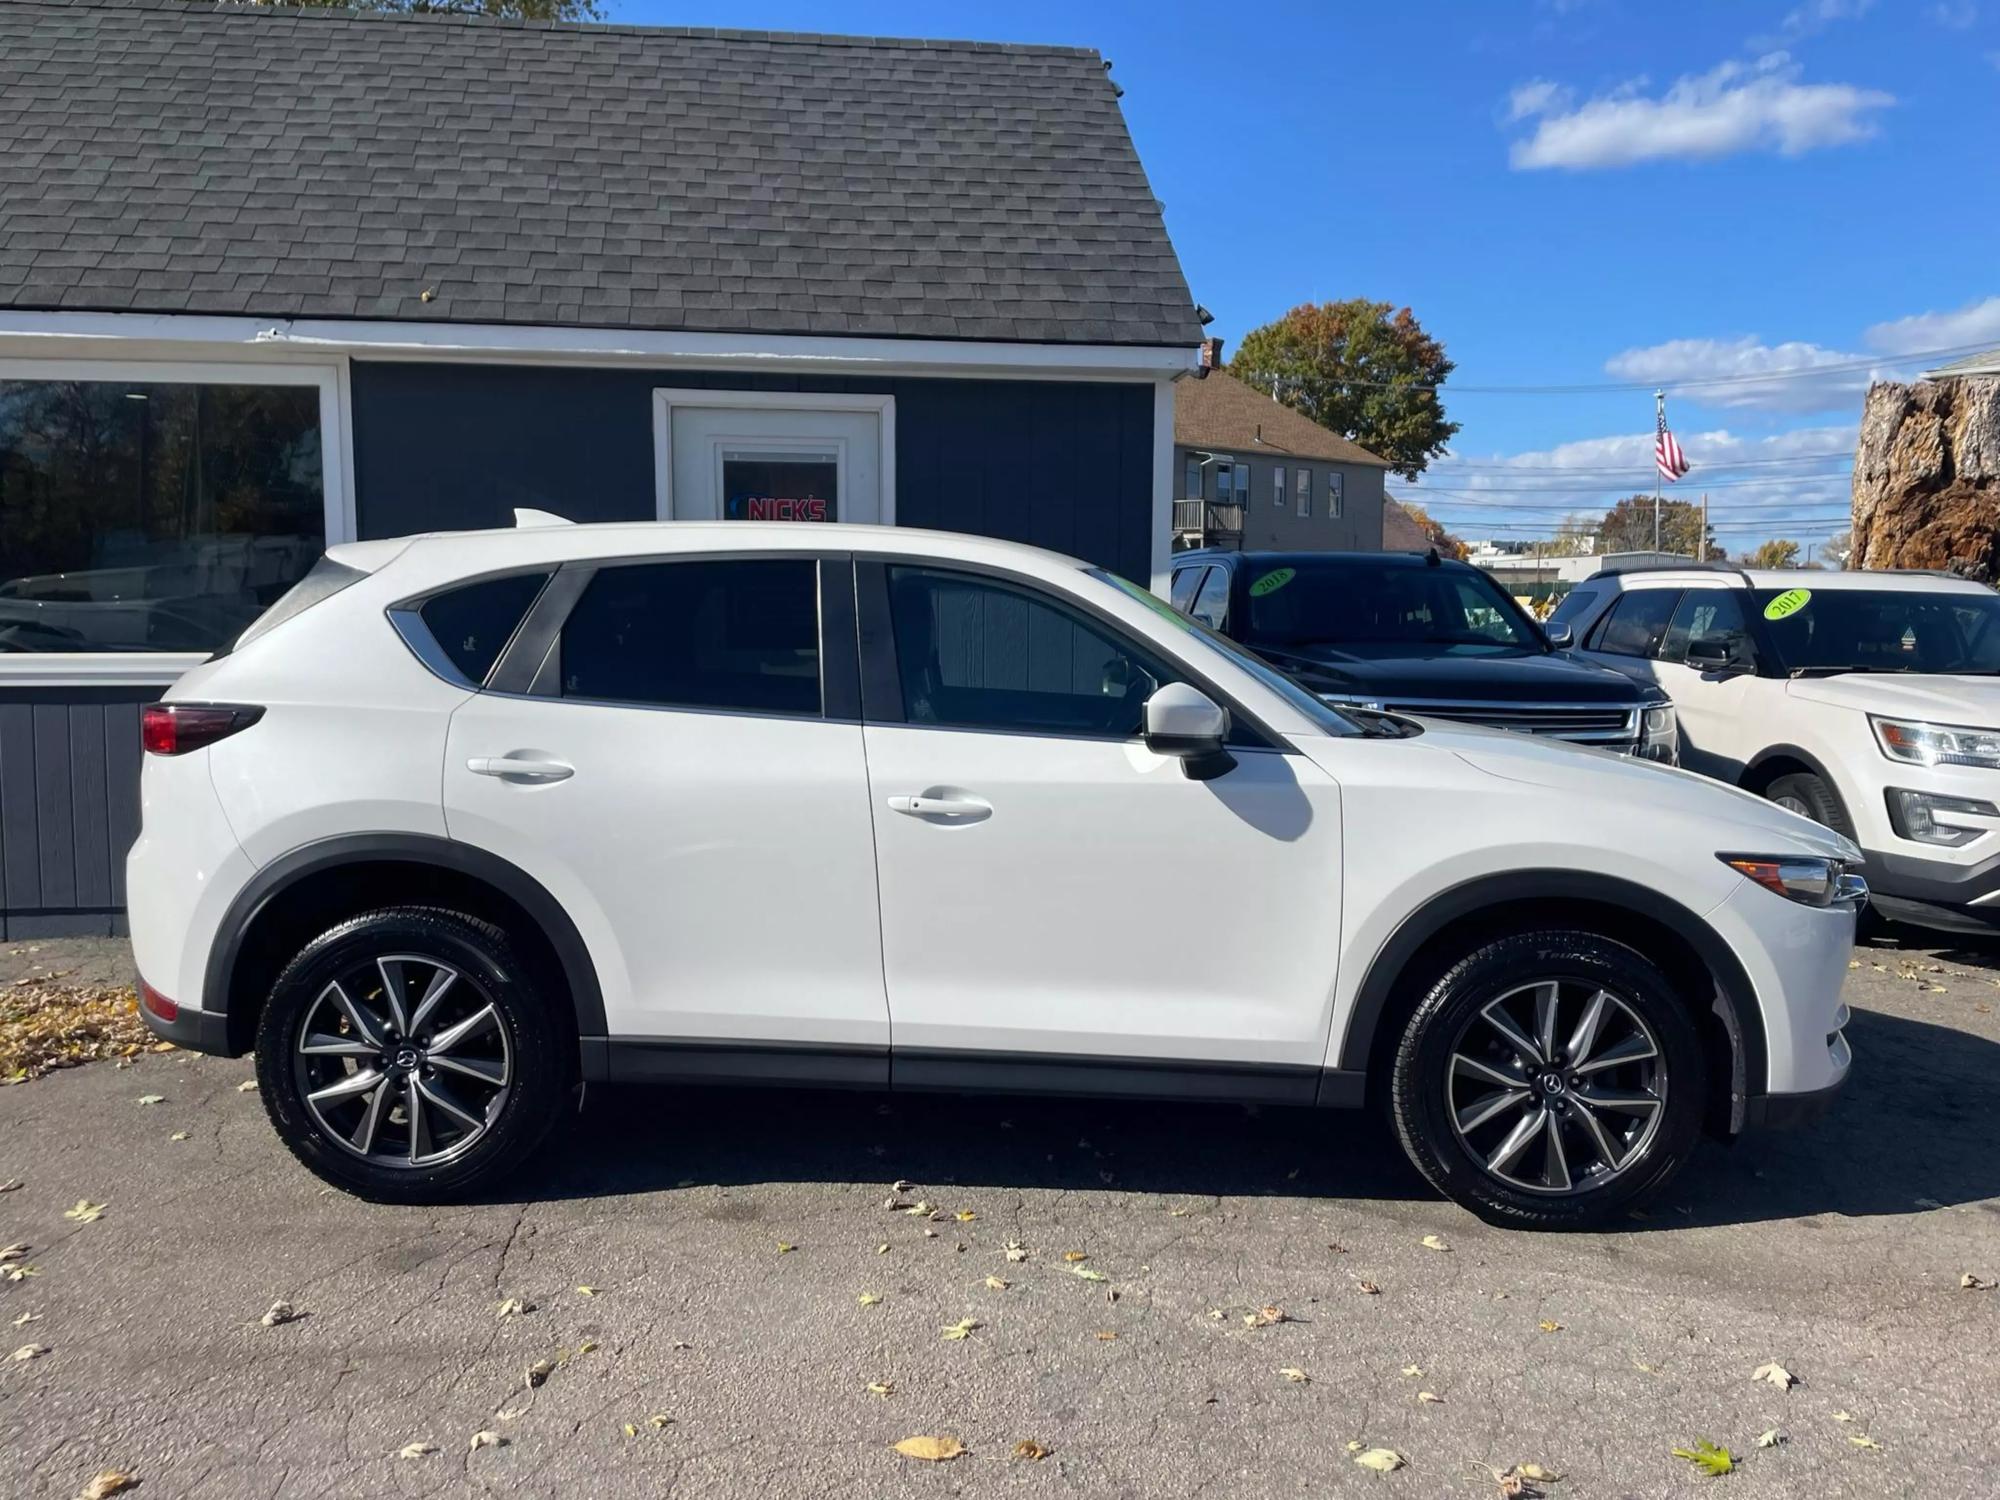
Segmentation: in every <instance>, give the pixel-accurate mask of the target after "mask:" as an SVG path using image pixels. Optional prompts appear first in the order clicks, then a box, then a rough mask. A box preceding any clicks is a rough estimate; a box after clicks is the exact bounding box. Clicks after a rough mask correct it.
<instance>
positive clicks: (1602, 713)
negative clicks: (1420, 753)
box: [1173, 550, 1679, 762]
mask: <svg viewBox="0 0 2000 1500" xmlns="http://www.w3.org/2000/svg"><path fill="white" fill-rule="evenodd" d="M1173 603H1174V607H1175V608H1176V609H1179V610H1181V611H1182V612H1183V613H1185V614H1188V615H1191V616H1193V617H1194V618H1195V619H1197V620H1200V621H1202V622H1203V623H1204V624H1207V625H1209V626H1211V627H1213V628H1214V629H1216V630H1219V631H1221V632H1222V633H1223V634H1224V635H1226V636H1228V637H1230V639H1232V640H1236V641H1241V642H1242V643H1243V644H1244V645H1246V646H1248V647H1250V648H1251V649H1252V650H1253V651H1255V652H1256V653H1257V654H1258V655H1260V656H1262V657H1263V658H1265V660H1267V661H1269V662H1271V663H1273V664H1274V665H1276V666H1278V667H1281V668H1283V669H1284V670H1285V671H1287V672H1289V673H1291V674H1292V676H1294V677H1296V678H1297V679H1298V680H1299V681H1300V682H1302V683H1304V684H1305V685H1306V686H1307V687H1308V688H1310V689H1312V691H1313V692H1315V693H1317V694H1318V695H1319V696H1320V697H1321V698H1323V699H1325V700H1326V701H1327V702H1329V703H1353V704H1360V705H1363V706H1366V707H1369V708H1379V709H1386V710H1389V711H1391V712H1396V713H1409V714H1414V715H1416V716H1418V717H1419V718H1433V719H1454V720H1458V721H1460V722H1465V723H1474V724H1490V725H1492V726H1494V727H1495V728H1498V729H1518V730H1525V731H1527V732H1528V733H1531V734H1545V735H1552V736H1555V737H1556V738H1559V739H1566V740H1574V741H1576V742H1577V743H1579V744H1584V745H1595V746H1597V747H1598V748H1600V749H1604V750H1615V751H1620V752H1623V753H1624V754H1627V755H1643V756H1645V757H1646V758H1647V759H1649V760H1661V761H1668V762H1674V761H1676V760H1677V759H1678V758H1679V736H1678V733H1677V731H1676V727H1675V722H1674V706H1673V703H1672V702H1671V700H1669V699H1668V697H1667V696H1666V694H1665V693H1664V692H1662V691H1660V690H1658V689H1656V688H1653V687H1650V686H1648V685H1645V684H1641V683H1636V682H1634V681H1633V680H1632V679H1631V678H1629V677H1627V676H1625V675H1624V674H1623V673H1620V672H1614V671H1611V670H1610V669H1608V668H1605V667H1600V666H1597V665H1595V664H1593V663H1590V662H1584V661H1579V660H1577V659H1576V658H1574V657H1572V656H1571V655H1569V653H1568V652H1567V651H1564V650H1560V649H1558V648H1557V647H1556V646H1555V645H1552V644H1551V643H1550V640H1549V637H1548V636H1547V635H1546V634H1544V633H1543V630H1542V628H1541V626H1539V625H1538V624H1536V623H1535V621H1534V619H1533V618H1532V617H1531V616H1530V615H1529V614H1528V612H1527V611H1526V610H1524V609H1522V608H1521V606H1520V605H1518V604H1516V603H1515V602H1514V600H1513V598H1512V597H1511V596H1510V595H1509V594H1508V593H1507V592H1506V590H1504V589H1502V588H1501V587H1500V586H1499V584H1497V583H1495V582H1494V581H1493V579H1492V577H1491V575H1489V574H1487V573H1485V572H1482V571H1481V570H1480V569H1478V568H1475V567H1472V566H1471V565H1470V564H1467V563H1462V562H1446V561H1444V560H1443V559H1441V558H1439V556H1438V555H1437V554H1436V553H1435V552H1432V553H1429V554H1428V555H1425V554H1419V553H1414V552H1220V551H1214V550H1203V551H1198V552H1183V553H1181V554H1179V555H1178V556H1177V557H1175V558H1174V561H1173ZM1564 644H1567V643H1566V642H1565V643H1564Z"/></svg>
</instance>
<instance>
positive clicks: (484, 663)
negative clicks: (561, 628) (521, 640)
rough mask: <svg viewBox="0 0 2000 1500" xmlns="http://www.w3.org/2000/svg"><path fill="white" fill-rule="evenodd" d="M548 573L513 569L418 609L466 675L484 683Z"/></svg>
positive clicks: (425, 622) (427, 625) (439, 596)
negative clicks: (516, 571) (501, 576)
mask: <svg viewBox="0 0 2000 1500" xmlns="http://www.w3.org/2000/svg"><path fill="white" fill-rule="evenodd" d="M548 577H549V575H548V574H547V573H515V574H512V575H511V576H509V577H506V578H483V579H481V580H480V581H479V582H477V583H468V584H467V585H465V587H464V588H458V589H453V590H452V591H451V592H450V593H448V594H439V595H438V596H437V597H436V598H435V599H432V600H430V601H429V602H428V603H427V604H425V605H424V607H423V608H422V609H420V610H418V611H417V613H418V614H419V615H421V616H422V617H423V621H424V628H425V629H426V630H428V631H429V632H430V633H431V638H432V639H433V640H435V641H436V642H437V643H438V646H439V648H440V649H441V650H442V651H443V652H444V654H445V655H446V656H448V657H450V658H451V664H452V665H453V666H455V667H457V668H458V670H459V671H460V672H462V673H464V674H465V679H466V681H468V682H474V683H481V682H484V681H485V680H486V674H487V673H488V672H491V671H492V670H493V663H495V662H496V661H498V660H499V659H500V651H501V648H503V647H504V646H505V645H506V644H507V642H508V641H509V640H510V639H511V638H512V637H513V634H514V627H515V626H517V625H519V624H520V623H521V617H522V616H523V615H525V614H526V613H527V612H528V606H529V605H530V604H533V603H534V602H535V595H537V594H539V593H540V592H541V591H542V585H543V584H544V583H546V582H548Z"/></svg>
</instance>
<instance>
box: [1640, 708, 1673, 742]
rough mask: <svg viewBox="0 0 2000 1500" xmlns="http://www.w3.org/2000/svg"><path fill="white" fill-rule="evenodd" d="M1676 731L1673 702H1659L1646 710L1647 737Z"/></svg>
mask: <svg viewBox="0 0 2000 1500" xmlns="http://www.w3.org/2000/svg"><path fill="white" fill-rule="evenodd" d="M1673 732H1674V706H1673V704H1671V703H1662V704H1658V705H1657V706H1655V707H1653V708H1649V709H1647V710H1646V738H1647V739H1649V740H1650V739H1654V738H1656V737H1657V736H1659V735H1663V734H1672V733H1673Z"/></svg>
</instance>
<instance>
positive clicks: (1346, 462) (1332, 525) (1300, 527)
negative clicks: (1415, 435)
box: [1174, 339, 1389, 552]
mask: <svg viewBox="0 0 2000 1500" xmlns="http://www.w3.org/2000/svg"><path fill="white" fill-rule="evenodd" d="M1206 359H1207V360H1208V362H1209V363H1210V364H1212V365H1220V364H1221V362H1222V351H1221V341H1220V340H1216V339H1212V340H1209V341H1208V354H1207V355H1206ZM1174 470H1175V475H1176V478H1175V488H1174V547H1175V549H1176V550H1181V549H1185V548H1189V547H1232V548H1238V549H1240V550H1242V551H1245V552H1266V551H1282V552H1373V551H1376V550H1377V549H1378V548H1380V547H1381V546H1382V545H1383V541H1382V537H1383V509H1382V500H1383V491H1382V480H1383V476H1384V475H1386V474H1387V473H1388V471H1389V465H1388V464H1387V462H1385V461H1384V460H1382V459H1379V458H1377V457H1376V456H1375V455H1374V454H1372V453H1370V452H1369V451H1368V450H1367V449H1366V448H1363V447H1361V446H1360V445H1358V444H1356V443H1351V442H1349V441H1348V440H1347V439H1346V438H1344V437H1342V436H1340V435H1339V434H1338V433H1335V432H1329V431H1328V430H1327V429H1326V428H1324V427H1322V426H1320V425H1319V423H1317V422H1315V421H1313V420H1312V418H1310V417H1307V416H1302V415H1301V414H1300V413H1298V412H1295V411H1293V410H1292V409H1291V408H1290V407H1289V406H1285V405H1283V404H1281V403H1279V402H1277V401H1273V400H1272V399H1271V397H1270V396H1269V395H1268V394H1267V393H1265V392H1263V391H1260V390H1258V389H1256V388H1255V387H1254V386H1250V385H1246V384H1245V383H1244V382H1243V381H1241V380H1238V379H1237V378H1236V377H1235V376H1234V375H1231V374H1229V373H1228V372H1227V371H1225V370H1222V369H1218V368H1211V369H1210V370H1209V372H1208V374H1207V376H1206V377H1205V378H1203V379H1201V380H1184V381H1182V382H1181V383H1180V385H1179V386H1178V387H1176V388H1175V401H1174Z"/></svg>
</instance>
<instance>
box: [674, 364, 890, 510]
mask: <svg viewBox="0 0 2000 1500" xmlns="http://www.w3.org/2000/svg"><path fill="white" fill-rule="evenodd" d="M654 401H655V413H654V441H655V443H656V445H657V447H658V449H659V452H658V455H657V458H658V465H659V471H660V472H659V483H660V495H659V501H660V509H659V513H660V519H662V520H672V521H862V522H880V523H888V522H891V521H893V520H894V519H895V514H894V471H893V463H894V461H893V458H891V457H889V455H890V453H891V452H892V442H893V435H894V431H893V425H894V420H895V418H894V404H893V403H894V398H893V397H889V396H848V395H811V396H808V395H800V394H795V393H792V392H721V391H682V390H662V391H657V392H655V393H654Z"/></svg>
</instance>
